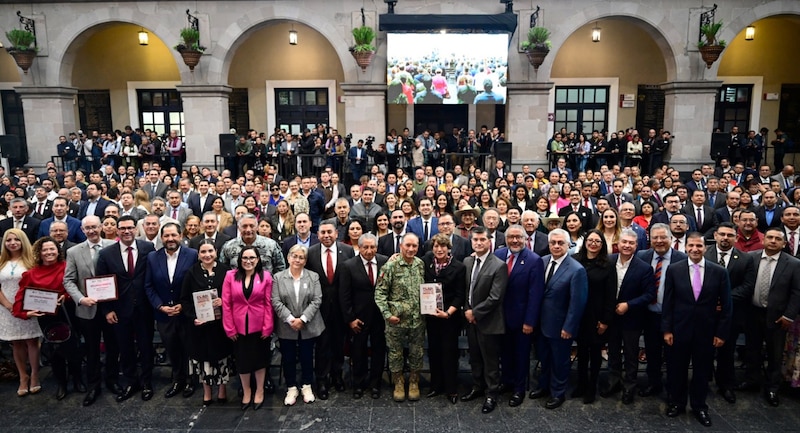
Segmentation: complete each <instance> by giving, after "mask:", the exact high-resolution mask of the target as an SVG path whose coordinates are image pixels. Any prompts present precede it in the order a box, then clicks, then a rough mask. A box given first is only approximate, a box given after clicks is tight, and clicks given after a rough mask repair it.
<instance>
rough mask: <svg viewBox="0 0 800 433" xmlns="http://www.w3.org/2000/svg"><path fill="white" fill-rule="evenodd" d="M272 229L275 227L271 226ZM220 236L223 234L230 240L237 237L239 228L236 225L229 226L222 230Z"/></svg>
mask: <svg viewBox="0 0 800 433" xmlns="http://www.w3.org/2000/svg"><path fill="white" fill-rule="evenodd" d="M273 227H275V226H273ZM222 234H224V235H225V236H228V237H230V238H231V239H233V238H236V237H239V227H238V226H237V225H236V223H234V224H231V225H229V226H228V227H225V228H224V229H222Z"/></svg>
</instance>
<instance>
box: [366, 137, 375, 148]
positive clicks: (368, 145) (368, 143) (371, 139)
mask: <svg viewBox="0 0 800 433" xmlns="http://www.w3.org/2000/svg"><path fill="white" fill-rule="evenodd" d="M372 143H375V137H374V136H372V135H369V136H367V139H366V140H365V141H364V146H365V147H366V148H367V149H372Z"/></svg>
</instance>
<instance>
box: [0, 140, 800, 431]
mask: <svg viewBox="0 0 800 433" xmlns="http://www.w3.org/2000/svg"><path fill="white" fill-rule="evenodd" d="M633 133H634V135H636V133H635V130H634V131H633ZM131 134H135V132H132V133H131ZM560 134H561V133H558V134H557V135H560ZM256 137H258V135H257V134H256ZM393 137H394V139H397V138H398V137H396V135H394V134H390V135H389V141H390V142H391V140H392V139H393ZM245 139H247V138H245ZM557 139H558V137H557V136H556V137H554V140H557ZM417 140H419V138H417ZM128 141H132V140H131V138H130V137H129V136H124V137H123V140H122V142H125V143H127V142H128ZM628 156H630V155H628ZM649 161H650V163H653V162H654V159H653V158H651V159H650V160H649ZM162 162H163V161H161V162H159V161H150V162H142V163H141V164H140V165H139V166H138V167H133V166H127V167H125V166H124V165H123V166H120V167H119V170H115V168H114V166H113V165H112V164H111V160H109V161H108V163H107V164H105V165H102V166H101V167H99V168H98V169H97V170H95V171H91V172H89V173H84V172H83V170H81V169H78V170H72V169H69V168H68V169H67V170H65V171H63V172H58V170H57V169H56V168H55V167H54V166H49V167H48V168H47V170H46V172H45V173H44V174H42V175H37V174H35V173H34V172H33V171H32V170H25V169H23V168H19V169H15V170H14V173H13V174H9V175H6V174H5V173H4V172H2V173H0V177H2V185H0V188H2V191H0V192H1V193H2V195H0V197H2V200H0V204H2V206H3V207H4V209H3V215H2V217H5V219H3V220H2V221H0V232H1V233H2V248H1V249H0V283H1V284H0V285H1V286H2V295H0V304H1V305H2V306H3V307H4V308H3V309H0V339H1V340H4V341H9V342H11V343H12V346H13V352H14V360H15V362H16V365H17V368H18V370H19V377H20V384H19V389H18V391H17V394H18V395H19V396H20V397H22V396H27V395H29V394H37V393H39V392H41V390H42V386H43V385H42V381H41V378H40V377H39V374H40V373H39V364H40V361H39V360H40V354H43V355H45V357H46V359H47V361H48V362H49V364H50V366H51V367H52V371H53V377H54V379H55V382H56V385H57V386H56V398H58V399H59V400H61V399H63V398H65V397H66V396H67V394H68V390H69V384H70V380H71V381H72V385H73V386H72V387H73V389H74V390H76V391H80V392H85V397H84V400H83V404H84V405H86V406H88V405H91V404H93V403H94V402H95V401H96V399H97V397H98V395H99V394H100V392H101V389H102V388H103V386H102V385H103V383H105V386H106V388H107V389H108V390H110V391H111V392H113V393H114V394H116V400H117V401H118V402H122V401H126V400H128V399H130V398H131V397H133V396H135V395H140V396H141V398H142V399H143V400H150V399H151V398H153V396H154V388H153V380H152V379H153V368H154V359H155V351H157V350H158V351H162V350H163V353H164V354H165V355H166V356H167V358H168V359H169V361H170V365H171V371H170V377H171V384H170V385H169V386H168V387H167V389H166V390H165V392H164V397H165V398H173V397H175V396H177V395H182V396H183V397H185V398H189V397H190V396H192V395H193V394H194V393H195V388H196V387H199V386H200V385H202V389H203V404H205V405H208V404H212V403H213V402H215V401H217V402H225V401H227V399H228V393H227V389H226V385H227V384H228V383H229V381H230V376H231V374H232V373H233V372H236V373H238V375H239V379H240V381H239V382H240V386H241V388H240V392H241V395H242V400H241V404H242V409H243V410H246V409H248V408H253V409H255V410H258V409H259V408H260V407H261V406H262V404H263V402H264V399H265V393H269V392H274V391H275V385H274V383H273V381H272V379H271V378H270V375H269V366H270V364H271V362H272V351H273V347H275V344H276V343H277V347H278V348H279V350H280V352H281V354H282V357H281V359H282V361H281V362H282V367H283V368H282V372H283V375H284V379H285V382H286V387H287V389H286V395H285V398H284V403H285V404H286V405H289V406H291V405H294V404H296V402H297V400H298V399H300V398H302V400H303V402H305V403H311V402H314V401H315V400H316V399H321V400H326V399H328V398H329V395H330V393H331V392H337V393H343V392H346V388H347V386H346V382H345V370H346V369H345V348H346V347H347V348H349V353H348V356H349V359H350V361H351V368H350V378H351V385H350V386H351V387H352V397H353V398H355V399H360V398H362V397H363V396H364V394H365V393H368V395H369V396H370V397H371V398H376V399H377V398H380V397H381V394H382V375H383V372H384V369H385V365H387V364H386V359H387V358H388V371H389V372H390V379H391V383H392V387H393V389H392V393H391V395H392V398H393V399H394V400H395V401H404V400H406V399H407V400H411V401H415V400H418V399H420V398H421V395H422V390H421V389H420V383H421V381H420V376H421V372H422V368H423V357H424V354H425V350H424V348H425V347H427V354H428V358H429V361H430V388H429V389H428V390H427V392H426V393H425V395H426V397H429V398H433V397H436V396H438V395H443V396H444V397H445V398H446V399H447V400H449V401H450V402H452V403H453V404H455V403H457V402H458V401H462V402H468V401H472V400H476V399H479V398H480V399H482V401H483V405H482V412H483V413H489V412H492V411H493V410H494V409H495V408H496V406H497V404H498V402H499V401H500V399H501V398H504V397H503V395H505V394H510V397H509V398H508V400H507V403H508V404H509V405H510V406H511V407H516V406H519V405H521V404H523V403H524V401H525V399H526V396H527V397H528V398H530V399H539V398H542V399H545V401H544V407H546V408H548V409H556V408H558V407H559V406H561V405H562V404H563V403H564V401H565V400H566V398H567V390H568V388H570V385H569V381H570V372H571V365H572V361H573V360H574V359H575V358H576V357H577V383H576V384H575V386H574V387H573V388H572V392H571V394H570V397H572V398H580V399H581V400H582V401H583V403H585V404H591V403H593V402H595V401H596V399H597V396H598V395H599V396H601V397H604V398H613V397H614V396H615V395H616V394H617V393H621V397H620V398H621V401H622V403H624V404H626V405H627V404H631V403H632V402H633V401H634V399H635V396H640V397H644V398H647V397H652V396H660V395H662V392H663V390H664V388H665V386H666V390H667V392H666V397H667V403H668V404H667V411H666V415H667V416H670V417H674V416H679V415H680V414H681V413H683V412H684V411H685V409H686V405H687V403H688V404H689V405H690V406H691V409H692V410H693V412H694V415H695V417H696V418H697V420H698V421H699V422H700V423H701V424H702V425H704V426H710V425H711V419H710V417H709V411H708V406H707V404H706V396H707V393H708V390H709V382H710V381H711V380H714V381H715V382H716V387H717V390H718V392H719V394H720V395H721V396H722V398H724V400H726V401H727V402H729V403H731V404H734V403H735V402H736V400H737V395H736V392H737V391H751V390H757V389H760V390H762V392H763V396H764V398H765V399H766V401H767V402H768V403H769V404H771V405H773V406H778V405H779V404H780V399H779V395H778V392H779V387H780V385H781V384H782V383H783V382H784V381H786V380H788V381H790V382H791V384H792V386H800V379H799V378H800V349H798V347H800V322H798V321H796V320H795V319H796V318H797V315H798V310H800V261H799V260H798V257H800V244H799V243H800V208H798V205H800V203H798V197H800V193H798V190H800V188H798V187H797V183H798V182H800V177H795V175H794V168H793V167H792V166H791V165H787V166H784V167H780V168H779V169H778V170H772V169H771V167H769V166H767V165H762V166H760V167H758V169H757V171H755V172H754V171H751V170H750V169H749V168H745V164H744V163H743V162H735V163H734V164H733V165H731V164H730V163H729V160H728V159H723V160H722V161H720V164H719V165H718V166H715V165H712V164H709V165H706V164H703V165H702V166H701V167H699V168H697V169H696V170H694V171H693V172H692V173H691V175H689V176H684V175H683V174H681V173H680V172H679V171H677V170H675V169H674V168H671V167H669V166H668V165H666V164H663V165H662V164H658V165H656V166H652V167H650V168H649V170H651V171H649V172H648V171H645V169H644V168H643V167H641V164H638V159H637V158H627V159H624V160H621V161H616V160H615V161H614V163H613V164H607V163H603V164H597V165H596V167H595V166H591V167H590V166H587V165H581V164H579V165H578V166H575V167H569V166H568V165H569V164H570V161H568V158H557V159H556V160H555V161H554V164H553V166H552V167H542V168H535V169H531V167H529V166H528V165H522V166H520V167H519V171H511V170H510V168H509V167H508V166H506V164H505V163H504V161H502V160H499V159H496V158H489V159H487V161H486V163H487V164H488V165H490V166H491V168H489V169H486V170H484V169H483V166H482V165H480V164H479V163H478V161H477V159H476V160H474V161H469V160H466V161H463V162H464V163H465V164H466V163H469V165H467V166H463V167H462V166H461V165H459V164H454V165H453V168H452V170H446V169H445V168H444V167H443V166H441V165H435V164H434V165H426V162H434V163H435V162H437V160H435V159H431V160H422V161H419V164H416V163H415V164H414V165H412V166H407V167H403V166H398V165H397V164H396V160H395V161H394V164H393V162H392V161H391V160H390V161H389V166H382V165H380V164H375V165H374V166H371V167H368V168H367V167H365V171H364V174H363V176H362V175H359V176H355V177H354V179H353V180H352V182H347V180H345V179H340V178H339V173H337V172H336V171H335V170H334V169H333V167H331V166H330V165H326V166H324V167H321V170H320V171H319V172H318V174H316V173H314V172H304V173H305V174H302V175H294V174H291V175H288V176H284V175H283V174H282V173H286V172H287V170H288V171H289V172H290V173H296V172H297V171H296V170H295V169H296V168H297V169H302V167H299V166H297V167H288V168H287V167H282V166H280V164H281V163H280V161H277V162H276V163H274V164H267V165H265V166H264V167H263V171H262V172H259V171H258V170H254V169H253V168H249V167H245V168H246V169H245V170H244V171H243V172H242V173H241V175H239V174H238V173H236V172H235V171H233V172H232V171H230V170H228V169H225V170H223V171H221V172H218V171H216V170H211V169H208V168H198V167H194V166H193V167H191V169H190V170H188V171H184V172H182V171H180V170H177V168H176V166H165V165H161V164H162ZM454 162H462V161H454ZM578 162H579V161H578ZM390 167H391V168H390ZM345 183H347V184H348V185H347V186H346V185H345ZM107 275H115V276H116V277H115V278H116V279H115V282H116V283H115V284H116V287H117V296H116V299H110V300H99V299H93V298H92V297H91V296H89V294H88V293H87V290H86V281H87V279H88V278H92V277H102V276H107ZM423 284H425V285H426V286H425V287H427V288H430V287H431V286H427V285H433V286H432V287H435V288H436V289H435V290H434V291H433V292H430V291H427V292H426V296H423V295H422V294H421V292H422V289H421V285H423ZM31 287H33V288H36V287H41V288H45V289H48V290H52V291H56V292H57V294H58V307H57V310H56V314H44V312H42V311H38V310H26V309H25V308H24V303H25V301H24V297H25V296H24V294H25V292H26V290H28V288H31ZM208 290H212V291H214V295H213V301H212V303H211V305H213V308H214V311H215V314H214V319H210V318H209V317H207V316H206V315H201V314H199V313H198V311H197V310H196V308H197V307H196V304H195V300H196V296H197V295H196V294H197V292H203V293H206V292H205V291H208ZM431 303H434V304H435V307H426V308H430V309H426V310H425V312H426V314H423V313H422V311H423V306H430V305H431ZM199 317H200V318H199ZM201 318H202V320H201ZM65 327H66V329H67V330H69V331H70V332H67V335H65V336H59V332H58V331H59V330H63V329H64V328H65ZM156 330H158V332H159V334H160V336H161V338H160V342H161V343H160V346H159V347H156V348H154V344H153V337H154V333H155V331H156ZM462 331H463V332H465V333H466V337H467V338H466V340H467V342H468V353H469V360H470V368H471V383H470V384H469V387H468V388H466V389H467V392H465V393H463V394H459V391H460V390H462V389H461V386H460V385H462V384H460V383H459V378H458V358H459V356H460V350H461V349H462V348H461V347H459V336H460V334H461V333H462ZM62 333H63V332H62ZM741 334H745V341H746V347H745V350H744V353H745V355H744V359H745V363H746V366H747V369H746V374H745V377H739V378H737V377H736V375H735V369H734V362H735V358H736V344H737V343H736V342H737V340H738V339H739V337H740V335H741ZM273 336H274V337H275V340H276V342H273V341H272V338H273ZM641 336H643V337H644V342H645V344H644V348H641V347H640V344H639V340H640V337H641ZM40 339H43V342H42V344H40V343H39V342H40ZM426 339H427V345H426V343H425V340H426ZM101 341H102V344H101ZM573 347H575V349H573ZM532 350H533V352H534V353H535V357H536V359H538V360H539V361H540V367H541V369H540V374H539V376H538V377H537V378H535V379H536V380H534V381H533V384H532V385H531V388H530V392H528V391H529V388H528V376H529V375H530V370H531V354H532ZM604 351H606V352H605V353H607V358H608V380H607V381H601V380H600V371H601V364H602V359H603V353H604ZM103 352H104V357H105V362H104V363H101V359H102V357H103ZM81 358H85V363H86V367H87V368H86V374H85V377H86V382H88V386H87V385H85V382H84V373H83V372H82V371H81ZM764 359H766V360H767V363H766V367H764V364H763V360H764ZM641 362H646V363H647V371H646V385H645V386H642V385H641V384H640V383H639V378H638V364H639V363H641ZM664 362H665V363H666V376H667V380H666V382H664V380H663V372H664V369H663V364H664ZM298 364H299V365H300V372H299V377H300V379H299V381H298V372H297V365H298ZM101 365H102V366H103V368H102V369H101ZM690 365H691V366H692V375H691V376H692V377H691V380H690V379H689V377H688V368H689V366H690ZM103 370H104V371H103ZM765 373H766V374H765ZM737 379H738V380H737ZM214 387H217V393H216V400H215V397H214Z"/></svg>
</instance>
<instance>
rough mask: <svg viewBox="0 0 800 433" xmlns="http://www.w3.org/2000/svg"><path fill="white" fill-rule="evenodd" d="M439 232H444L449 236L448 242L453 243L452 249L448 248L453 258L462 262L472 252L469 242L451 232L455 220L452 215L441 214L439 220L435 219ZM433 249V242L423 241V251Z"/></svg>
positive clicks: (454, 225) (454, 227)
mask: <svg viewBox="0 0 800 433" xmlns="http://www.w3.org/2000/svg"><path fill="white" fill-rule="evenodd" d="M437 225H438V230H439V233H442V234H444V235H445V236H447V237H449V238H450V242H451V243H452V244H453V249H452V250H450V254H451V255H452V256H453V260H458V261H460V262H463V261H464V259H465V258H467V256H469V255H470V254H472V245H471V244H470V242H469V241H468V240H466V239H464V238H462V237H461V236H458V235H454V234H453V232H454V231H455V229H456V224H455V221H454V220H453V216H452V215H450V214H443V215H441V216H439V220H438V221H437ZM432 249H433V242H432V241H431V240H428V242H425V252H426V253H427V252H428V251H431V250H432Z"/></svg>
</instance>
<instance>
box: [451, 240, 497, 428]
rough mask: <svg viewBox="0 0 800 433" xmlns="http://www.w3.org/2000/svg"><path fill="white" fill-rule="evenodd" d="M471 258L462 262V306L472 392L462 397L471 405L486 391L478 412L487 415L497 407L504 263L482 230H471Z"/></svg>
mask: <svg viewBox="0 0 800 433" xmlns="http://www.w3.org/2000/svg"><path fill="white" fill-rule="evenodd" d="M471 240H472V249H473V251H475V254H474V256H470V257H467V258H466V259H464V265H465V266H466V267H467V269H468V274H467V281H466V284H467V286H468V287H469V290H468V291H467V298H466V302H465V306H464V317H465V318H466V320H467V323H468V325H467V338H468V339H469V363H470V367H471V368H472V381H473V384H472V390H471V391H470V392H469V393H467V394H465V395H464V396H462V397H461V401H470V400H474V399H475V398H477V397H479V396H480V395H482V394H483V393H484V390H486V391H485V392H486V400H485V401H484V403H483V408H482V409H481V412H483V413H489V412H491V411H493V410H494V409H495V407H496V406H497V397H498V395H499V394H500V341H501V340H500V339H501V337H502V335H503V334H504V333H505V319H504V317H503V297H504V296H505V293H506V286H507V285H508V271H507V269H506V266H505V263H504V262H503V261H502V260H500V259H499V258H497V257H496V256H495V255H494V254H492V251H491V242H489V235H488V232H487V230H486V228H485V227H481V226H476V227H473V228H472V239H471Z"/></svg>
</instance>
